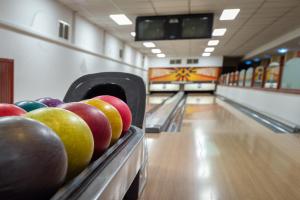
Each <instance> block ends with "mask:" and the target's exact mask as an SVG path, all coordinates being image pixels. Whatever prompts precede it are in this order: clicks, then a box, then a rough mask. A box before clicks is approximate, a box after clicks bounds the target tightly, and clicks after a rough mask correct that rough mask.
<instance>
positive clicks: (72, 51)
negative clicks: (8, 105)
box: [0, 0, 147, 101]
mask: <svg viewBox="0 0 300 200" xmlns="http://www.w3.org/2000/svg"><path fill="white" fill-rule="evenodd" d="M73 19H74V20H73ZM58 20H64V21H66V22H67V23H69V24H70V25H71V28H73V29H74V30H73V33H74V35H73V36H72V38H71V39H70V40H69V41H64V40H63V39H59V38H58ZM71 32H72V31H71ZM0 36H1V37H0V57H1V58H11V59H14V61H15V69H14V70H15V79H14V80H15V101H19V100H22V99H35V98H39V97H43V96H52V97H56V98H61V99H62V98H63V97H64V95H65V93H66V91H67V89H68V87H69V86H70V84H71V83H72V82H73V81H74V80H75V79H76V78H78V77H80V76H82V75H84V74H89V73H96V72H105V71H119V72H128V73H133V74H136V75H138V76H141V77H142V78H144V80H145V81H146V79H147V71H146V70H145V69H143V66H142V63H141V62H137V61H136V57H137V55H138V53H137V51H136V50H135V49H133V48H132V47H130V46H128V45H127V48H126V49H124V55H126V60H122V59H120V58H119V50H120V48H122V49H123V48H124V46H125V44H124V42H122V41H121V40H119V39H117V38H115V37H114V36H112V35H111V34H109V33H105V32H104V30H102V29H101V28H99V27H97V26H95V25H93V24H92V23H90V22H88V21H87V20H85V19H84V18H82V17H80V16H78V15H74V12H73V11H72V10H70V9H68V8H66V7H65V6H63V5H62V4H60V3H58V2H57V1H54V0H22V3H20V1H19V0H1V1H0ZM127 51H129V52H127ZM124 59H125V56H124Z"/></svg>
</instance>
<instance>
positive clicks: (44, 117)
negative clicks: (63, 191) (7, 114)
mask: <svg viewBox="0 0 300 200" xmlns="http://www.w3.org/2000/svg"><path fill="white" fill-rule="evenodd" d="M25 116H26V117H29V118H31V119H35V120H37V121H40V122H42V123H44V124H45V125H47V126H48V127H49V128H51V129H52V130H53V131H54V132H55V133H56V134H57V135H58V136H59V137H60V139H61V140H62V142H63V143H64V146H65V148H66V151H67V155H68V172H67V179H71V178H73V177H75V176H76V175H78V174H79V173H80V172H81V171H82V170H83V169H84V168H85V167H86V166H87V165H88V164H89V162H90V160H91V158H92V155H93V150H94V140H93V134H92V132H91V130H90V128H89V127H88V125H87V124H86V123H85V121H84V120H83V119H81V118H80V117H79V116H78V115H76V114H74V113H72V112H70V111H68V110H64V109H61V108H43V109H38V110H34V111H32V112H29V113H27V114H26V115H25Z"/></svg>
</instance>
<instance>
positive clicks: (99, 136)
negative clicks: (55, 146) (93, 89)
mask: <svg viewBox="0 0 300 200" xmlns="http://www.w3.org/2000/svg"><path fill="white" fill-rule="evenodd" d="M58 107H59V108H63V109H66V110H69V111H71V112H73V113H75V114H77V115H78V116H79V117H81V118H82V119H83V120H84V121H85V122H86V123H87V124H88V126H89V127H90V129H91V131H92V133H93V137H94V155H93V158H98V157H99V156H100V155H101V154H102V153H103V152H104V151H105V150H106V149H107V148H108V147H109V144H110V140H111V136H112V133H111V126H110V123H109V120H108V119H107V118H106V116H105V114H104V113H103V112H101V111H100V110H99V109H97V108H95V107H94V106H91V105H88V104H85V103H78V102H74V103H66V104H62V105H60V106H58Z"/></svg>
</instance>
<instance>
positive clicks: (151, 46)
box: [143, 42, 155, 48]
mask: <svg viewBox="0 0 300 200" xmlns="http://www.w3.org/2000/svg"><path fill="white" fill-rule="evenodd" d="M143 45H144V46H145V47H147V48H154V47H155V44H154V43H153V42H144V43H143Z"/></svg>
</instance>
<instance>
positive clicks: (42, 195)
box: [0, 116, 68, 200]
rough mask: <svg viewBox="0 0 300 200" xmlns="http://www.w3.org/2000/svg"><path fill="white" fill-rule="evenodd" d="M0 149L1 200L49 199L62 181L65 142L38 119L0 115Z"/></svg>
mask: <svg viewBox="0 0 300 200" xmlns="http://www.w3.org/2000/svg"><path fill="white" fill-rule="evenodd" d="M0 149H1V151H0V199H10V200H12V199H14V200H16V199H22V200H23V199H48V198H49V197H51V196H52V195H53V193H55V192H56V190H57V189H58V188H59V187H60V186H61V184H62V183H63V182H64V180H65V177H66V173H67V165H68V158H67V154H66V151H65V148H64V145H63V143H62V141H61V140H60V139H59V137H58V136H57V135H56V134H55V133H54V132H53V131H52V130H51V129H50V128H48V127H47V126H45V125H44V124H42V123H40V122H38V121H35V120H32V119H27V118H24V117H16V116H15V117H2V118H0Z"/></svg>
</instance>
